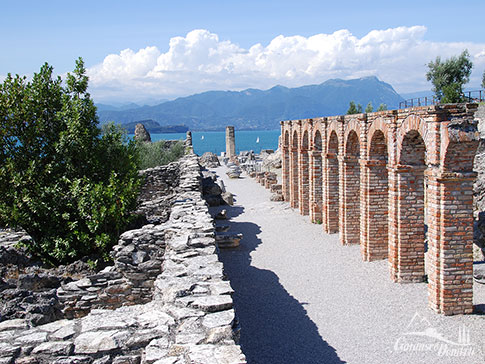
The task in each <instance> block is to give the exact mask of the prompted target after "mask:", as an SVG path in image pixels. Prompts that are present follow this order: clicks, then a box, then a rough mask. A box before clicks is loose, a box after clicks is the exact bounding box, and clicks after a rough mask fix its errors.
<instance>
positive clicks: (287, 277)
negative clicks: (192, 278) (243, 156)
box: [212, 167, 485, 364]
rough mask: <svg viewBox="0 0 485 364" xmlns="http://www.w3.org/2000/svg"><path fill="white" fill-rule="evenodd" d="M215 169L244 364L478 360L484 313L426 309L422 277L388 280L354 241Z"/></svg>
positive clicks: (484, 343)
mask: <svg viewBox="0 0 485 364" xmlns="http://www.w3.org/2000/svg"><path fill="white" fill-rule="evenodd" d="M224 171H225V167H220V168H218V169H216V172H217V173H218V175H219V176H220V177H222V179H223V180H224V183H225V185H226V188H227V190H228V191H230V192H232V193H233V194H234V195H235V200H236V202H235V205H234V206H233V207H231V206H225V207H224V208H225V209H227V211H228V215H229V216H230V220H229V221H224V222H218V224H228V225H230V226H231V229H230V231H232V232H242V233H243V234H244V238H243V239H242V240H241V245H240V246H239V247H238V248H237V249H233V250H222V251H221V252H220V259H221V261H222V262H223V263H224V269H225V271H226V274H227V275H228V277H229V279H230V280H231V284H232V286H233V288H234V289H235V294H234V301H235V307H236V313H237V315H238V317H239V321H240V327H241V341H240V344H241V346H242V348H243V351H244V353H245V354H246V356H247V358H248V362H249V363H264V364H268V363H292V364H297V363H298V364H300V363H301V364H303V363H358V364H362V363H395V364H397V363H440V364H441V363H443V364H444V363H485V354H484V353H485V331H484V329H485V316H483V315H467V316H452V317H445V316H442V315H438V314H435V313H434V312H432V311H431V310H430V309H429V308H428V307H427V288H426V284H425V283H420V284H397V283H393V282H392V281H391V280H390V278H389V272H388V267H387V261H379V262H372V263H365V262H363V261H362V260H361V256H360V250H359V246H342V245H340V243H339V241H338V235H327V234H324V233H323V231H322V227H321V225H316V224H311V223H310V222H309V219H308V217H306V216H301V215H299V213H298V212H297V211H295V210H293V209H291V208H290V207H289V206H288V204H287V203H284V202H271V201H269V197H270V193H269V192H268V191H267V190H266V189H264V188H263V187H262V186H261V185H259V184H258V183H256V182H255V181H254V180H253V179H251V178H249V177H248V176H246V175H243V176H242V177H243V178H241V179H237V180H229V179H228V178H227V176H226V175H225V173H224ZM218 209H221V208H212V211H213V212H216V211H217V210H218ZM474 299H475V304H477V305H481V307H483V305H484V304H485V285H480V284H475V287H474Z"/></svg>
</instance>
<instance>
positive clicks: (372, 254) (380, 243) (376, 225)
mask: <svg viewBox="0 0 485 364" xmlns="http://www.w3.org/2000/svg"><path fill="white" fill-rule="evenodd" d="M387 162H388V155H387V144H386V138H385V136H384V133H383V132H382V131H381V130H377V131H376V132H375V133H374V134H373V135H372V139H371V142H370V147H369V162H368V164H367V167H368V168H367V173H368V175H367V181H366V182H367V184H368V185H367V196H366V198H367V201H366V203H365V205H366V207H367V219H368V221H367V229H368V231H367V233H366V240H367V241H364V242H363V243H364V246H363V258H364V260H367V261H372V260H378V259H386V258H387V256H388V225H389V224H388V217H389V213H388V210H389V179H388V173H387Z"/></svg>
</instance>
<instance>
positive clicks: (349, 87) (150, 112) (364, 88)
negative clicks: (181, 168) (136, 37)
mask: <svg viewBox="0 0 485 364" xmlns="http://www.w3.org/2000/svg"><path fill="white" fill-rule="evenodd" d="M350 101H355V102H356V103H360V104H361V105H362V107H363V108H365V107H366V105H367V104H368V103H369V102H371V103H372V105H373V107H374V109H377V108H378V107H379V105H380V104H386V105H387V107H388V109H393V108H397V107H398V105H399V102H400V101H402V97H401V96H399V94H398V93H397V92H396V91H395V90H394V89H393V88H392V86H391V85H389V84H387V83H385V82H382V81H380V80H379V79H378V78H377V77H373V76H372V77H365V78H358V79H353V80H341V79H332V80H328V81H325V82H323V83H321V84H319V85H309V86H302V87H297V88H288V87H284V86H279V85H278V86H275V87H273V88H271V89H269V90H258V89H247V90H243V91H208V92H203V93H200V94H196V95H191V96H187V97H180V98H178V99H175V100H173V101H167V102H164V103H162V104H159V105H155V106H142V107H135V108H132V109H127V110H113V109H110V108H107V107H106V106H105V105H103V107H102V108H101V109H98V116H99V119H100V122H101V123H105V122H107V121H114V122H116V123H120V124H126V123H131V122H136V121H139V120H143V119H145V120H146V119H151V120H154V121H156V122H158V123H159V124H160V125H162V126H164V125H185V126H187V127H189V128H190V129H191V130H222V129H224V128H225V126H226V125H234V126H235V127H236V129H239V130H244V129H245V130H251V129H266V130H271V129H278V128H279V127H280V124H279V122H280V121H282V120H291V119H305V118H311V117H319V116H332V115H341V114H345V113H346V112H347V109H348V107H349V103H350Z"/></svg>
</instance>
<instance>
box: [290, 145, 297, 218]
mask: <svg viewBox="0 0 485 364" xmlns="http://www.w3.org/2000/svg"><path fill="white" fill-rule="evenodd" d="M290 150H291V154H290V206H291V207H293V208H298V189H299V188H298V148H295V147H291V149H290Z"/></svg>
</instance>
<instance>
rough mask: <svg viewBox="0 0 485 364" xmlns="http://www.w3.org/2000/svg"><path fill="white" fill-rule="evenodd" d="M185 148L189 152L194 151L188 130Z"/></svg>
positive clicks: (190, 133)
mask: <svg viewBox="0 0 485 364" xmlns="http://www.w3.org/2000/svg"><path fill="white" fill-rule="evenodd" d="M185 148H186V149H187V150H189V151H190V152H193V151H194V147H193V145H192V132H191V131H190V130H189V131H187V134H186V136H185Z"/></svg>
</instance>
